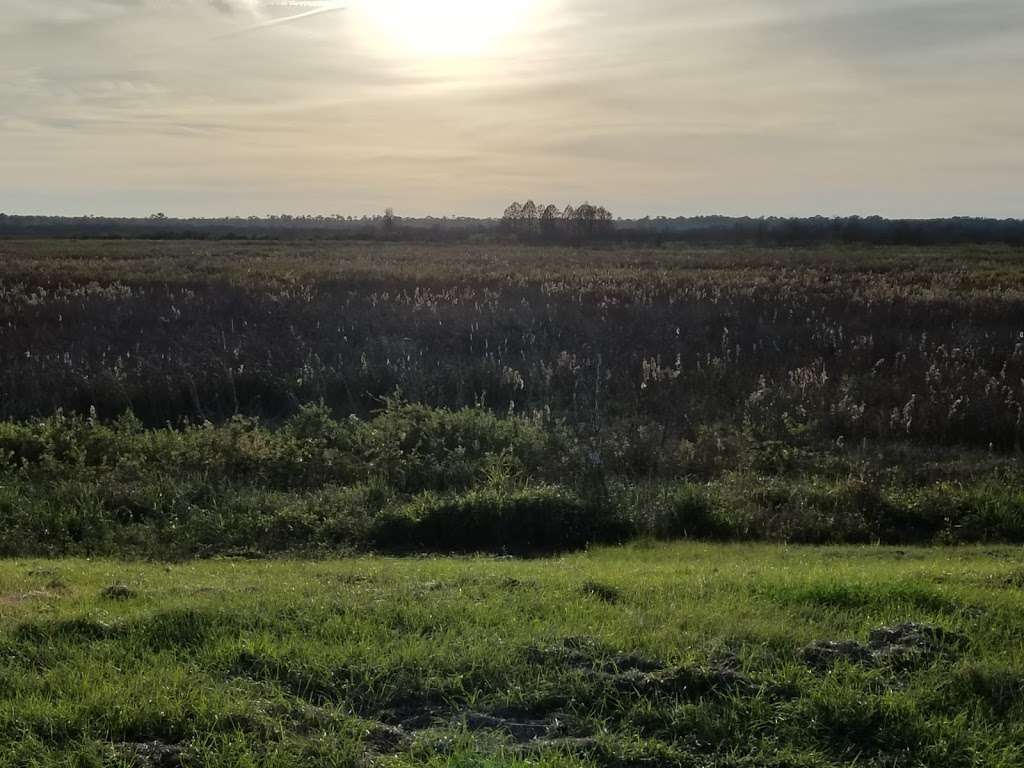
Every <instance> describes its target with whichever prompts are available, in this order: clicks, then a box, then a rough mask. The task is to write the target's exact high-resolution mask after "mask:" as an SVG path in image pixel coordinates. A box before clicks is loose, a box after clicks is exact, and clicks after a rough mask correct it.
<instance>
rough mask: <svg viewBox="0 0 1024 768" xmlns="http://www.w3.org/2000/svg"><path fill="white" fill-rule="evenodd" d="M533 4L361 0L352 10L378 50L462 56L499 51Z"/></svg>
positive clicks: (531, 0) (526, 21) (518, 0)
mask: <svg viewBox="0 0 1024 768" xmlns="http://www.w3.org/2000/svg"><path fill="white" fill-rule="evenodd" d="M537 5H538V0H503V1H501V2H492V1H491V0H363V2H361V3H360V4H359V5H358V6H356V7H355V8H353V10H355V11H356V13H357V15H358V16H359V17H361V21H362V22H363V23H362V26H363V28H364V32H365V34H366V36H367V37H368V39H369V41H370V43H371V44H372V45H373V47H374V48H376V49H378V50H380V51H381V52H383V53H386V54H388V55H392V56H400V57H408V58H417V59H465V58H480V57H485V56H488V55H492V54H494V55H497V54H500V53H501V52H502V50H503V47H504V46H505V44H506V43H507V42H508V41H509V40H510V39H512V38H513V37H514V36H515V35H516V33H518V32H520V31H521V30H523V29H524V28H526V27H528V26H529V25H530V24H531V22H532V21H533V19H534V17H535V15H536V12H537Z"/></svg>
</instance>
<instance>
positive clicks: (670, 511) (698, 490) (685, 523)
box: [652, 484, 732, 539]
mask: <svg viewBox="0 0 1024 768" xmlns="http://www.w3.org/2000/svg"><path fill="white" fill-rule="evenodd" d="M667 502H668V503H667V504H666V505H665V506H664V507H662V508H661V509H659V510H657V511H656V512H655V516H654V519H653V521H652V528H653V530H652V533H653V534H654V536H655V537H656V538H659V539H723V538H729V537H730V535H731V534H732V531H731V530H730V528H729V526H728V525H727V524H726V523H725V522H724V521H723V520H721V519H720V518H719V517H718V515H717V513H716V512H715V508H714V504H713V502H712V499H711V497H710V495H709V494H708V491H707V489H706V488H705V487H703V486H699V485H694V484H685V485H682V486H680V487H678V488H675V489H674V490H673V491H672V492H671V493H670V495H669V497H668V499H667Z"/></svg>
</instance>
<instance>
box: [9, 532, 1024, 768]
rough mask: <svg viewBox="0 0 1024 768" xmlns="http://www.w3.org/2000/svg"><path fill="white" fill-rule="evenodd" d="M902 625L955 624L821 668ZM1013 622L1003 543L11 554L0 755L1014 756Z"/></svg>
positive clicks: (1016, 635) (302, 759) (312, 759)
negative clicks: (479, 554) (523, 552)
mask: <svg viewBox="0 0 1024 768" xmlns="http://www.w3.org/2000/svg"><path fill="white" fill-rule="evenodd" d="M111 585H124V586H126V587H128V588H129V591H128V592H127V593H126V594H121V592H118V593H117V594H114V595H112V596H107V595H105V594H104V590H105V589H106V588H108V587H110V586H111ZM906 621H916V622H922V623H927V624H931V625H936V626H939V627H941V628H943V629H945V630H946V631H947V632H951V633H955V634H956V635H959V636H962V637H963V642H962V643H959V644H950V645H949V647H946V648H943V651H942V653H938V654H936V655H934V656H928V657H922V658H918V659H916V661H914V662H913V663H907V662H905V661H904V662H901V663H899V664H896V663H888V662H885V663H880V664H879V665H877V666H863V665H857V664H855V663H852V662H845V661H842V662H839V663H838V664H837V665H836V666H834V667H829V668H827V669H820V668H811V667H809V666H807V664H805V663H804V661H803V660H802V656H801V649H802V648H804V647H805V646H807V645H808V644H809V643H811V642H813V641H816V640H844V639H853V640H858V641H861V642H865V641H867V639H868V636H869V633H870V631H871V630H872V629H874V628H877V627H880V626H883V625H892V624H897V623H900V622H906ZM1021 638H1024V552H1022V551H1021V550H1017V549H1010V548H980V547H963V548H955V549H954V548H950V549H945V548H933V549H917V548H908V549H902V550H898V549H892V548H875V547H864V548H817V549H813V548H801V547H792V548H784V547H776V546H768V545H717V544H716V545H712V544H696V543H687V544H672V545H662V544H658V545H655V544H634V545H630V546H627V547H622V548H614V549H596V550H592V551H590V552H586V553H580V554H574V555H570V556H564V557H559V558H550V559H541V560H532V561H523V560H514V559H503V558H440V557H438V558H423V557H420V558H406V559H401V558H382V557H370V556H366V557H359V558H351V559H335V560H324V561H317V560H306V561H293V560H281V561H245V560H234V559H232V560H212V561H205V562H190V563H186V564H181V565H162V564H144V563H124V562H117V561H107V560H98V561H86V560H59V561H37V560H7V561H3V562H0V765H3V766H12V767H13V766H51V765H52V766H128V765H133V759H134V758H132V756H131V755H132V754H133V750H134V748H129V747H127V746H125V745H136V744H149V745H150V747H149V749H150V750H152V749H154V748H155V747H154V746H153V745H158V746H159V745H163V746H165V747H166V746H173V747H175V748H180V750H181V755H180V762H181V763H182V764H183V765H184V766H188V767H189V768H193V767H194V768H198V767H200V766H202V768H221V767H224V768H226V767H227V766H232V767H234V766H253V767H255V766H296V765H311V766H349V765H352V766H355V765H381V766H396V767H398V766H407V765H408V766H411V765H435V766H460V767H461V766H510V765H538V766H583V765H588V766H589V765H594V766H661V765H681V766H750V767H751V768H753V767H754V766H779V767H781V766H858V767H861V766H877V767H878V768H881V767H882V766H886V767H889V766H907V767H908V768H909V767H911V766H944V767H946V766H979V767H980V766H985V768H1000V767H1003V768H1008V767H1009V766H1020V765H1024V746H1022V745H1024V641H1022V639H1021ZM655 667H660V669H658V670H656V671H652V670H654V668H655ZM486 716H490V717H492V718H499V719H488V718H487V717H486ZM399 722H404V723H405V727H404V728H403V729H402V730H401V731H398V730H389V729H387V728H385V727H384V726H382V725H381V724H382V723H384V724H388V723H390V724H396V723H399ZM556 723H557V726H555V724H556ZM483 726H489V727H483ZM545 726H554V727H551V728H550V731H548V732H545V731H544V728H545ZM530 728H533V729H536V730H535V731H530ZM509 731H513V732H514V734H510V733H509ZM538 734H540V735H544V736H545V738H544V739H541V740H539V741H538V740H530V739H529V738H528V737H529V736H530V735H538ZM134 764H136V765H139V766H142V765H146V764H147V763H146V762H142V761H136V762H135V763H134ZM148 764H151V765H158V764H159V763H158V762H150V763H148ZM168 764H169V763H168Z"/></svg>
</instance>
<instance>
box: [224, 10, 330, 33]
mask: <svg viewBox="0 0 1024 768" xmlns="http://www.w3.org/2000/svg"><path fill="white" fill-rule="evenodd" d="M344 10H346V7H345V6H344V5H329V6H325V7H323V8H314V9H313V10H311V11H303V12H302V13H296V14H295V15H294V16H284V17H282V18H280V19H270V20H268V21H261V22H260V23H259V24H253V25H251V26H248V27H243V28H242V29H236V30H234V31H232V32H226V33H225V34H223V35H218V36H217V37H215V38H214V39H215V40H221V39H223V38H225V37H238V36H239V35H248V34H250V33H252V32H259V31H260V30H262V29H267V28H268V27H276V26H278V25H280V24H291V23H292V22H295V21H300V20H302V19H308V18H309V17H310V16H319V15H320V14H321V13H334V12H335V11H344Z"/></svg>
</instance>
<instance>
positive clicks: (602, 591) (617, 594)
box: [581, 581, 622, 605]
mask: <svg viewBox="0 0 1024 768" xmlns="http://www.w3.org/2000/svg"><path fill="white" fill-rule="evenodd" d="M581 591H582V592H583V594H584V595H586V596H587V597H596V598H597V599H598V600H600V601H602V602H604V603H608V604H610V605H614V604H615V603H617V602H619V601H620V600H621V599H622V592H621V591H619V590H618V589H616V588H615V587H612V586H609V585H608V584H602V583H600V582H598V581H587V582H584V583H583V587H582V588H581Z"/></svg>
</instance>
